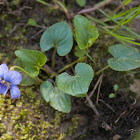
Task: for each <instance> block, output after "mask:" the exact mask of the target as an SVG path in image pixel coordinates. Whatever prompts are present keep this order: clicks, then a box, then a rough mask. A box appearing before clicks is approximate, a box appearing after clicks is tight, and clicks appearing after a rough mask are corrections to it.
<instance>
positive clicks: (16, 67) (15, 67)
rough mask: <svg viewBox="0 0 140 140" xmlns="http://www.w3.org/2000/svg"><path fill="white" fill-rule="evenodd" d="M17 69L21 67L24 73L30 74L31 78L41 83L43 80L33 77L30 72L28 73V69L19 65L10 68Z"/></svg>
mask: <svg viewBox="0 0 140 140" xmlns="http://www.w3.org/2000/svg"><path fill="white" fill-rule="evenodd" d="M15 69H19V70H21V71H23V72H24V73H26V74H27V75H29V76H30V77H31V78H33V79H34V80H36V81H38V82H39V83H41V82H43V81H42V80H40V79H39V78H36V77H33V76H32V75H31V74H30V73H28V72H27V71H26V70H24V69H23V68H21V67H19V66H13V67H11V68H10V70H15Z"/></svg>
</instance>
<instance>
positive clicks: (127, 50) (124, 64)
mask: <svg viewBox="0 0 140 140" xmlns="http://www.w3.org/2000/svg"><path fill="white" fill-rule="evenodd" d="M109 52H110V53H111V54H112V55H113V56H114V58H110V59H109V60H108V65H109V67H110V68H112V69H113V70H116V71H129V70H132V69H135V68H138V67H140V53H139V52H138V50H137V49H135V48H132V47H130V46H124V45H122V44H117V45H113V46H111V47H110V48H109Z"/></svg>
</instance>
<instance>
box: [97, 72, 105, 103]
mask: <svg viewBox="0 0 140 140" xmlns="http://www.w3.org/2000/svg"><path fill="white" fill-rule="evenodd" d="M102 80H103V74H102V75H101V80H100V83H99V87H98V93H97V98H96V105H97V104H98V100H99V95H100V89H101V84H102Z"/></svg>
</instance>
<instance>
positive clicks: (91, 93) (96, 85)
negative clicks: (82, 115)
mask: <svg viewBox="0 0 140 140" xmlns="http://www.w3.org/2000/svg"><path fill="white" fill-rule="evenodd" d="M102 76H103V75H100V77H99V79H98V81H97V82H96V84H95V86H94V88H93V90H92V91H91V92H90V93H89V98H90V97H91V96H92V95H93V94H94V92H95V90H96V88H97V87H98V84H99V83H100V80H101V78H102ZM86 102H87V100H86V101H85V103H86Z"/></svg>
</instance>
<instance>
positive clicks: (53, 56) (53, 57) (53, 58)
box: [52, 47, 56, 69]
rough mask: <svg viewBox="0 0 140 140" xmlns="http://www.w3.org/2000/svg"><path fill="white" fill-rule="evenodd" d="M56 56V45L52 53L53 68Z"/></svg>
mask: <svg viewBox="0 0 140 140" xmlns="http://www.w3.org/2000/svg"><path fill="white" fill-rule="evenodd" d="M55 56H56V47H54V51H53V55H52V69H54V66H55Z"/></svg>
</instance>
